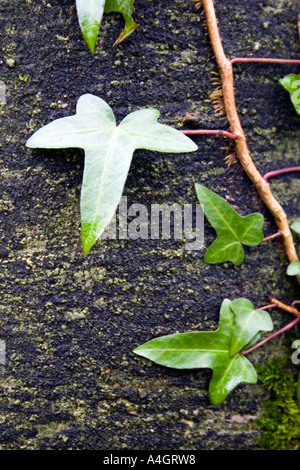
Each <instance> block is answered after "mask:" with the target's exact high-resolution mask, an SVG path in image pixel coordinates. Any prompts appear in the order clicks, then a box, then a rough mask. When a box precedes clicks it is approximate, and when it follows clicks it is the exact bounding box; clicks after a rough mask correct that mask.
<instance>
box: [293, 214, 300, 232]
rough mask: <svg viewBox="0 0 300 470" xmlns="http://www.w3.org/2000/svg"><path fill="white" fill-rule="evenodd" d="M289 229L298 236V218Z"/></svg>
mask: <svg viewBox="0 0 300 470" xmlns="http://www.w3.org/2000/svg"><path fill="white" fill-rule="evenodd" d="M291 229H292V230H293V231H294V232H295V233H298V235H300V218H298V219H296V220H295V222H293V223H292V225H291Z"/></svg>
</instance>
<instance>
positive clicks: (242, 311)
mask: <svg viewBox="0 0 300 470" xmlns="http://www.w3.org/2000/svg"><path fill="white" fill-rule="evenodd" d="M230 308H231V310H232V311H233V313H234V321H233V328H232V338H231V344H230V355H231V356H234V355H235V354H236V353H237V352H239V351H241V350H242V349H244V348H245V347H246V346H247V347H248V344H249V343H250V342H251V341H252V340H253V338H255V339H256V340H257V339H258V334H259V333H260V331H271V330H273V322H272V320H271V317H270V315H269V314H268V312H266V311H265V310H254V306H253V304H252V302H250V300H248V299H244V298H241V299H236V300H234V301H233V302H231V305H230Z"/></svg>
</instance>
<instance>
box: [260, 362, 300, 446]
mask: <svg viewBox="0 0 300 470" xmlns="http://www.w3.org/2000/svg"><path fill="white" fill-rule="evenodd" d="M259 379H260V380H261V382H262V384H263V386H264V388H266V389H267V390H268V391H270V392H271V395H272V396H271V400H267V401H265V402H264V404H263V406H264V414H263V415H262V417H261V418H260V420H259V422H258V426H259V428H260V430H261V438H260V439H259V441H258V443H259V446H260V447H261V448H262V449H263V450H297V449H300V406H299V402H298V401H297V398H296V388H297V381H296V376H295V374H294V371H292V370H291V365H290V359H289V358H288V357H276V358H274V359H272V360H271V361H269V362H268V363H267V364H266V365H265V366H264V367H263V368H261V369H260V370H259Z"/></svg>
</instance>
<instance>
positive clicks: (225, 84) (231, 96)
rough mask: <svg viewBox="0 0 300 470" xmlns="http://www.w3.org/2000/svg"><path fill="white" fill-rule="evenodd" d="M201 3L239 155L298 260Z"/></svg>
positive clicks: (207, 7)
mask: <svg viewBox="0 0 300 470" xmlns="http://www.w3.org/2000/svg"><path fill="white" fill-rule="evenodd" d="M202 6H203V9H204V13H205V17H206V23H207V29H208V33H209V36H210V40H211V45H212V49H213V52H214V56H215V58H216V61H217V64H218V66H219V70H220V75H221V83H222V91H223V101H224V108H225V113H226V116H227V119H228V122H229V125H230V130H231V132H232V133H233V134H237V135H239V136H240V137H239V138H238V139H235V141H234V142H235V151H236V156H237V158H238V160H239V161H240V163H241V165H242V167H243V169H244V171H245V172H246V174H247V175H248V177H249V178H250V179H251V181H252V183H253V184H254V186H255V188H256V190H257V191H258V193H259V196H260V198H261V200H262V201H263V202H264V204H265V205H266V207H267V208H268V209H269V211H270V212H271V214H272V215H273V217H274V219H275V221H276V224H277V227H278V230H280V231H281V233H282V240H283V244H284V247H285V251H286V254H287V257H288V259H289V262H290V263H291V262H292V261H298V256H297V252H296V249H295V245H294V240H293V235H292V233H291V230H290V227H289V223H288V220H287V215H286V213H285V211H284V209H283V208H282V207H281V205H280V204H279V202H278V201H277V199H276V198H275V197H274V195H273V193H272V191H271V188H270V185H269V184H268V182H267V181H265V180H264V178H263V177H262V175H261V174H260V172H259V171H258V169H257V168H256V166H255V164H254V162H253V160H252V158H251V156H250V153H249V149H248V146H247V141H246V136H245V133H244V131H243V128H242V125H241V122H240V119H239V115H238V112H237V108H236V104H235V92H234V83H233V67H232V63H231V61H230V59H228V58H227V57H226V55H225V52H224V49H223V45H222V41H221V38H220V33H219V28H218V22H217V18H216V13H215V9H214V3H213V0H202ZM299 63H300V61H299ZM297 280H298V282H299V284H300V276H297Z"/></svg>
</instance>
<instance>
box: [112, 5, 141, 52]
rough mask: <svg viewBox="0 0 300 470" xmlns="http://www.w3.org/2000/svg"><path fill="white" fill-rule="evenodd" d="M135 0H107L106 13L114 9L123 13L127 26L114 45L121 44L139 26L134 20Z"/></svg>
mask: <svg viewBox="0 0 300 470" xmlns="http://www.w3.org/2000/svg"><path fill="white" fill-rule="evenodd" d="M133 2H134V0H106V2H105V8H104V12H105V13H111V12H112V11H118V12H119V13H121V14H122V15H123V17H124V20H125V28H124V29H123V31H122V32H121V33H120V36H119V37H118V39H117V40H116V42H115V43H114V46H117V45H118V44H120V43H121V42H122V41H124V39H126V38H128V36H130V34H132V33H133V31H135V30H136V28H137V27H138V26H139V25H138V24H137V23H135V22H134V21H133V18H132V13H133V12H134V7H133Z"/></svg>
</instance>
